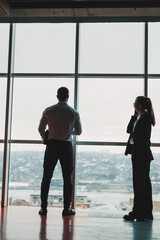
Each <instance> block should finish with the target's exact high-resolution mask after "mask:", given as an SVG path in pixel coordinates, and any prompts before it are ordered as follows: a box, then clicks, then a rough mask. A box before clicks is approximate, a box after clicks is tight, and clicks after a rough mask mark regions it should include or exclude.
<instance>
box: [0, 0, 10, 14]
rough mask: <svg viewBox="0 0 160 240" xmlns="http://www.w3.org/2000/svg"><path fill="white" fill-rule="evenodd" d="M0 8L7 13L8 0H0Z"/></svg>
mask: <svg viewBox="0 0 160 240" xmlns="http://www.w3.org/2000/svg"><path fill="white" fill-rule="evenodd" d="M0 9H1V10H2V11H3V13H4V14H5V15H9V13H10V8H9V3H8V0H0Z"/></svg>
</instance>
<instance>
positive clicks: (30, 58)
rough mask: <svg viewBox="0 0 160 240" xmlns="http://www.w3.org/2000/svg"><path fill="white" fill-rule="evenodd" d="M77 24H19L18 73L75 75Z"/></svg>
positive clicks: (17, 36)
mask: <svg viewBox="0 0 160 240" xmlns="http://www.w3.org/2000/svg"><path fill="white" fill-rule="evenodd" d="M74 58H75V24H17V25H16V45H15V72H16V73H74V66H75V65H74Z"/></svg>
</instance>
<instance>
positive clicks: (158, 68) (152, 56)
mask: <svg viewBox="0 0 160 240" xmlns="http://www.w3.org/2000/svg"><path fill="white" fill-rule="evenodd" d="M148 34H149V35H148V39H149V41H148V57H149V58H148V63H149V64H148V71H149V73H152V74H160V61H159V56H160V23H149V29H148Z"/></svg>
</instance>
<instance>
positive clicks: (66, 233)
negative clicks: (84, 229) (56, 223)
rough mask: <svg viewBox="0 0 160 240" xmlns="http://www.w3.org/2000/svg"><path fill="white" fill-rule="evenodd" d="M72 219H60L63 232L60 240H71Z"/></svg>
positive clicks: (72, 233)
mask: <svg viewBox="0 0 160 240" xmlns="http://www.w3.org/2000/svg"><path fill="white" fill-rule="evenodd" d="M74 217H75V216H73V215H72V216H68V217H62V219H63V232H62V240H73V236H74Z"/></svg>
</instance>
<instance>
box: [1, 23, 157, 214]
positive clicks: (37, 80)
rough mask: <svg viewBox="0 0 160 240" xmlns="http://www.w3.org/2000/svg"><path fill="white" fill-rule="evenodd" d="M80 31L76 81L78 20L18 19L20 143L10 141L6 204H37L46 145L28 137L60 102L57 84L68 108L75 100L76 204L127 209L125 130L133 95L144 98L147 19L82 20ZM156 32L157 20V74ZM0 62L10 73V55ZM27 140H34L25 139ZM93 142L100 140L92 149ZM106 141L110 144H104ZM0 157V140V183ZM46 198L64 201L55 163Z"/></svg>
mask: <svg viewBox="0 0 160 240" xmlns="http://www.w3.org/2000/svg"><path fill="white" fill-rule="evenodd" d="M4 26H5V25H3V26H1V25H0V30H1V28H4V29H5V31H6V39H7V36H8V35H7V34H8V30H9V27H8V25H6V27H4ZM7 29H8V30H7ZM79 31H80V32H79V56H78V59H79V66H78V79H77V75H76V73H75V65H76V64H75V49H76V46H75V44H76V24H60V23H59V24H16V38H15V61H14V73H15V74H16V73H18V75H15V77H14V88H13V109H12V110H13V111H12V131H11V133H12V134H11V137H12V141H13V140H18V142H17V143H16V142H14V143H13V142H12V143H11V155H10V156H11V157H10V158H11V161H10V181H9V204H10V205H17V206H22V205H23V206H40V185H41V180H42V174H43V157H44V151H45V145H42V144H38V141H35V142H34V141H33V140H40V139H41V138H40V136H39V134H38V125H39V121H40V118H41V116H42V112H43V110H44V109H45V108H46V107H48V106H51V105H53V104H55V103H57V98H56V94H57V89H58V88H59V87H61V86H66V87H68V88H69V90H70V98H69V105H71V106H72V107H74V102H75V103H76V101H77V103H78V106H77V107H78V111H79V113H80V116H81V120H82V129H83V132H82V135H80V136H79V137H78V138H77V139H78V142H77V145H78V146H77V150H76V154H75V155H76V174H77V179H76V182H77V183H76V184H77V185H76V188H77V194H76V205H77V206H80V207H84V208H85V207H86V208H90V207H92V209H93V211H94V212H95V214H96V211H97V212H99V213H101V214H104V213H105V212H106V213H107V212H108V211H111V212H118V211H123V210H126V209H127V210H128V209H132V204H133V188H132V169H131V160H130V156H127V157H126V156H125V155H124V151H125V146H123V145H124V143H125V142H126V141H127V140H128V134H127V133H126V127H127V124H128V122H129V120H130V117H131V115H132V114H133V113H134V108H133V103H134V101H135V98H136V97H137V96H138V95H144V87H145V82H144V63H145V58H144V49H145V48H144V43H145V39H144V37H145V32H144V31H145V24H144V23H81V24H80V28H79ZM159 36H160V31H159V23H153V24H149V49H148V50H149V73H152V74H155V73H156V74H159V72H158V71H159V67H158V66H159V65H158V64H159V62H158V56H159V54H158V53H159V52H158V51H159V50H158V49H160V48H159V38H160V37H159ZM0 41H1V42H0V43H1V44H0V51H1V52H2V53H3V54H4V53H6V54H7V52H8V45H7V44H8V42H7V41H8V40H7V41H6V40H4V39H3V37H2V36H1V38H0ZM6 42H7V43H6ZM2 45H5V46H6V47H5V46H3V47H2ZM5 49H6V50H5ZM156 49H157V51H156ZM3 59H4V62H6V63H5V64H4V62H3V64H1V65H0V74H1V73H7V57H3ZM1 62H2V58H1V55H0V63H1ZM89 73H90V74H92V76H90V75H89ZM35 74H39V75H35ZM55 74H58V75H55ZM101 74H103V75H101ZM107 74H111V75H113V76H108V75H107ZM136 74H137V76H136ZM122 75H124V77H123V76H122ZM159 80H160V79H158V78H157V79H155V78H154V76H151V77H150V78H149V79H147V81H148V89H147V90H148V93H149V97H151V99H152V102H153V107H154V110H155V116H156V122H157V124H156V127H155V128H153V134H152V142H153V143H159V136H160V125H159V122H160V117H159V101H160V99H159V92H158V89H159V88H160V86H159V85H160V84H159V83H160V81H159ZM6 83H7V78H6V77H4V76H3V75H1V78H0V93H1V94H0V98H1V103H2V107H1V108H0V113H1V117H0V121H1V122H0V123H1V124H0V139H3V138H4V123H5V121H4V119H5V118H4V116H5V97H6ZM75 83H76V84H75ZM75 86H77V90H78V95H77V96H76V92H75V90H76V88H75ZM74 97H75V98H77V99H74ZM21 140H23V142H22V141H21ZM28 140H31V141H33V142H30V144H28V143H27V141H28ZM25 141H26V142H25ZM83 141H84V142H83ZM85 141H87V143H85ZM92 142H100V143H96V144H97V146H96V145H92V144H93V143H92ZM106 142H107V144H108V143H109V144H110V143H112V145H113V146H104V145H103V144H106ZM22 143H23V144H22ZM31 143H32V144H31ZM82 144H86V145H82ZM87 144H88V145H87ZM89 144H90V145H92V146H89ZM94 144H95V143H94ZM98 144H99V145H98ZM152 150H153V154H154V158H155V161H154V162H153V163H152V164H151V179H152V186H153V200H154V210H155V211H157V210H156V206H157V205H156V204H157V201H159V200H158V191H159V183H160V180H159V177H158V171H159V163H158V159H159V155H160V151H159V148H153V149H152ZM2 159H3V143H1V144H0V182H1V180H2ZM48 201H49V206H50V207H54V206H56V207H58V206H62V204H63V179H62V173H61V167H60V164H59V163H58V165H57V166H56V169H55V172H54V174H53V178H52V180H51V187H50V192H49V199H48ZM158 204H159V203H158ZM105 210H106V211H105Z"/></svg>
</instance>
